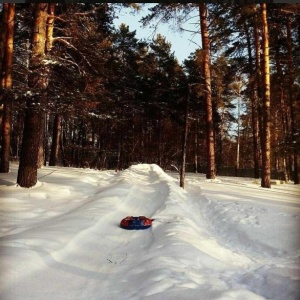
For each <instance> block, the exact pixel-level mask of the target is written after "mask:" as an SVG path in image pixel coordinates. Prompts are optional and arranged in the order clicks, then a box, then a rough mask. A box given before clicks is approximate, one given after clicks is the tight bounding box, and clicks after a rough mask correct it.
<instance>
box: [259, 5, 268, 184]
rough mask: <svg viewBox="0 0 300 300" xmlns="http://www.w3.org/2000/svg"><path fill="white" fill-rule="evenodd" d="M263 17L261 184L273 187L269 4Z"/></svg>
mask: <svg viewBox="0 0 300 300" xmlns="http://www.w3.org/2000/svg"><path fill="white" fill-rule="evenodd" d="M260 6H261V18H262V48H263V49H262V50H263V85H264V95H263V135H262V137H261V148H262V179H261V186H262V187H264V188H270V187H271V180H270V179H271V178H270V177H271V159H270V150H271V149H270V146H271V134H270V131H271V129H270V127H271V126H270V125H271V120H270V66H269V34H268V21H267V5H266V3H262V4H261V5H260Z"/></svg>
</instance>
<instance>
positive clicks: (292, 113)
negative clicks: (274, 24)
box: [286, 15, 299, 184]
mask: <svg viewBox="0 0 300 300" xmlns="http://www.w3.org/2000/svg"><path fill="white" fill-rule="evenodd" d="M286 29H287V50H288V74H289V75H288V84H289V88H288V91H289V96H288V98H289V107H290V116H291V144H292V145H291V146H292V149H293V161H294V172H293V180H294V183H295V184H299V175H298V174H299V166H298V149H297V146H296V145H295V143H296V135H297V130H296V125H295V111H294V110H295V108H294V101H295V99H294V97H295V96H294V87H293V86H294V77H295V74H294V72H295V70H294V66H293V58H292V57H293V54H292V37H291V19H290V16H289V15H287V16H286Z"/></svg>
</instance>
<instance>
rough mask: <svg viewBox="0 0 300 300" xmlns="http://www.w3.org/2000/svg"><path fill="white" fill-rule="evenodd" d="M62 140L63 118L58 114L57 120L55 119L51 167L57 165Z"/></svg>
mask: <svg viewBox="0 0 300 300" xmlns="http://www.w3.org/2000/svg"><path fill="white" fill-rule="evenodd" d="M60 139H61V116H60V115H59V114H57V115H55V119H54V126H53V135H52V145H51V154H50V160H49V166H56V165H57V162H58V153H59V146H60Z"/></svg>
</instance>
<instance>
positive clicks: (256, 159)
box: [245, 4, 259, 178]
mask: <svg viewBox="0 0 300 300" xmlns="http://www.w3.org/2000/svg"><path fill="white" fill-rule="evenodd" d="M255 7H256V4H254V12H255ZM255 18H256V16H255ZM254 23H256V22H255V21H254ZM254 27H256V28H255V29H254V31H256V32H257V25H256V24H254ZM245 32H246V37H247V49H248V57H249V70H250V87H251V92H250V98H251V117H252V118H251V122H252V136H253V137H252V143H253V161H254V178H259V152H258V116H257V113H258V112H257V80H256V76H255V72H254V68H253V57H252V53H251V39H250V32H249V28H248V25H247V23H245ZM254 41H255V45H256V47H258V39H254ZM256 47H255V48H256Z"/></svg>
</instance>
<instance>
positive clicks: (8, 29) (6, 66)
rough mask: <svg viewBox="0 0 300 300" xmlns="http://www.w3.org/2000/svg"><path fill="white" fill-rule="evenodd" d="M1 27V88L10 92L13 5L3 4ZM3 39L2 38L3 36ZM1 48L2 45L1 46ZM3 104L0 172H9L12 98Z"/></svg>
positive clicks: (9, 96) (9, 97)
mask: <svg viewBox="0 0 300 300" xmlns="http://www.w3.org/2000/svg"><path fill="white" fill-rule="evenodd" d="M3 10H4V11H6V12H5V13H3V18H4V19H3V23H2V25H3V27H5V29H4V28H3V27H2V26H1V27H2V28H1V29H2V30H3V31H4V32H5V39H4V43H3V52H2V53H3V56H2V55H1V56H2V57H1V58H2V60H1V62H0V63H1V65H2V67H1V73H0V74H1V75H0V77H1V88H4V89H5V90H10V89H11V87H12V76H11V75H12V60H13V40H14V19H15V4H8V3H5V4H3ZM3 37H4V36H3ZM1 46H2V45H1ZM6 97H7V98H6V100H5V104H4V106H3V118H2V126H1V133H2V145H1V146H2V147H1V159H0V172H2V173H8V172H9V157H10V140H11V106H12V98H11V95H9V94H8V96H6Z"/></svg>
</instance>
